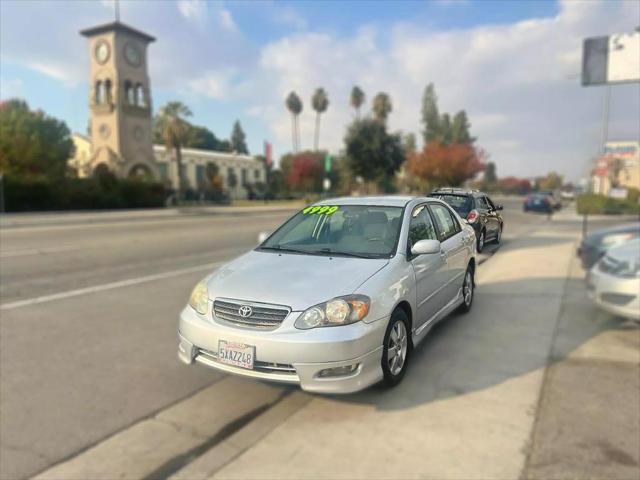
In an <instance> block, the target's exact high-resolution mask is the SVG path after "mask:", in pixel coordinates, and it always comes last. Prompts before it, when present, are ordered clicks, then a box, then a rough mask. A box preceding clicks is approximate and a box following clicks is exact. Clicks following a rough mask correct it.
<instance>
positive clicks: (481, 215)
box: [429, 188, 504, 253]
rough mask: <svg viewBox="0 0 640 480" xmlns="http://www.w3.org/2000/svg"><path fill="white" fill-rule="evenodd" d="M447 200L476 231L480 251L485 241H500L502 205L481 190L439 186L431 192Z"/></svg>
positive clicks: (431, 194) (502, 224)
mask: <svg viewBox="0 0 640 480" xmlns="http://www.w3.org/2000/svg"><path fill="white" fill-rule="evenodd" d="M429 196H430V197H435V198H439V199H440V200H444V201H445V202H447V203H448V204H449V205H450V206H451V208H453V209H454V210H455V211H456V212H458V215H460V216H461V217H462V218H464V219H466V220H467V222H468V223H469V225H471V226H472V227H473V229H474V230H475V232H476V245H477V247H478V253H480V252H481V251H482V249H483V248H484V245H485V243H487V242H495V243H500V239H501V238H502V230H503V228H504V221H503V220H502V215H500V210H502V205H495V204H494V203H493V202H492V201H491V199H490V198H489V197H488V196H487V195H486V194H484V193H482V192H480V191H479V190H467V189H463V188H438V189H436V190H434V191H433V192H431V193H430V194H429Z"/></svg>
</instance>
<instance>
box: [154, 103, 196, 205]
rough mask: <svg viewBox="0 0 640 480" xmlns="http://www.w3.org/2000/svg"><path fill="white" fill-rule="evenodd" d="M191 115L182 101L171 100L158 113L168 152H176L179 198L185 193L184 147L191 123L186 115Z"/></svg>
mask: <svg viewBox="0 0 640 480" xmlns="http://www.w3.org/2000/svg"><path fill="white" fill-rule="evenodd" d="M190 116H191V110H189V107H187V106H186V105H185V104H183V103H182V102H175V101H174V102H169V103H167V104H166V105H165V106H164V107H162V108H161V109H160V113H159V114H158V119H157V121H158V123H159V128H160V130H161V132H162V139H163V141H164V145H165V148H166V149H167V151H168V152H175V158H176V166H177V168H178V200H181V199H182V196H183V193H184V175H183V174H182V147H183V146H184V142H185V139H186V136H187V132H188V128H189V123H188V122H187V121H186V120H185V117H190Z"/></svg>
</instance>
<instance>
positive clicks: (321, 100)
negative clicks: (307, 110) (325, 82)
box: [311, 88, 329, 150]
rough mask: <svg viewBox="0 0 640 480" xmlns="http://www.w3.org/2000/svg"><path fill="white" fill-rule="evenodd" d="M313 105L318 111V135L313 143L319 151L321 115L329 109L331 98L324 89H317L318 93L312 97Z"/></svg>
mask: <svg viewBox="0 0 640 480" xmlns="http://www.w3.org/2000/svg"><path fill="white" fill-rule="evenodd" d="M311 105H312V107H313V109H314V110H315V111H316V134H315V138H314V142H313V146H314V149H315V150H318V141H319V140H320V115H321V114H322V113H324V112H326V111H327V107H329V97H328V96H327V92H325V91H324V88H316V91H315V92H314V94H313V97H311Z"/></svg>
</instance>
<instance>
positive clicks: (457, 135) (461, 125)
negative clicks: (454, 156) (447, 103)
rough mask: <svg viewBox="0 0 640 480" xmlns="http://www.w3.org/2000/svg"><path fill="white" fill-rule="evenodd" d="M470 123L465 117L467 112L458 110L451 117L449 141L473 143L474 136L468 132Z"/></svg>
mask: <svg viewBox="0 0 640 480" xmlns="http://www.w3.org/2000/svg"><path fill="white" fill-rule="evenodd" d="M470 128H471V125H470V124H469V120H468V119H467V112H465V111H464V110H460V111H459V112H458V113H456V114H455V116H454V117H453V123H452V124H451V141H452V142H453V143H473V142H475V140H476V139H475V138H473V137H472V136H471V134H470V133H469V129H470Z"/></svg>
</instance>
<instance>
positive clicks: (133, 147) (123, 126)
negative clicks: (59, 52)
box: [80, 21, 159, 179]
mask: <svg viewBox="0 0 640 480" xmlns="http://www.w3.org/2000/svg"><path fill="white" fill-rule="evenodd" d="M80 33H81V34H82V35H84V36H85V37H87V38H88V39H89V54H90V58H91V61H90V64H91V73H90V76H91V88H90V95H89V109H90V117H91V118H90V123H89V124H90V127H91V133H90V135H91V143H92V156H91V160H90V170H91V172H95V171H96V169H103V168H107V169H109V170H110V171H112V172H113V173H115V174H116V175H117V176H119V177H135V176H139V177H144V178H149V179H157V178H158V176H159V175H158V166H157V163H156V160H155V158H154V155H153V131H152V124H151V91H150V88H149V74H148V69H147V47H148V45H149V44H150V43H151V42H153V41H154V40H155V39H154V38H153V37H152V36H150V35H147V34H146V33H143V32H141V31H139V30H136V29H134V28H132V27H129V26H128V25H125V24H124V23H121V22H119V21H116V22H112V23H107V24H105V25H100V26H97V27H93V28H88V29H86V30H82V31H81V32H80Z"/></svg>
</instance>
